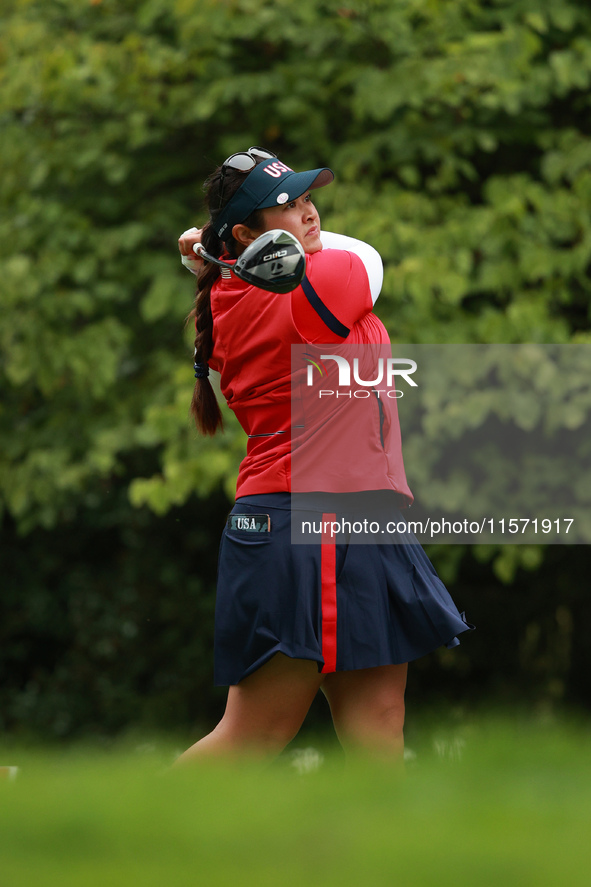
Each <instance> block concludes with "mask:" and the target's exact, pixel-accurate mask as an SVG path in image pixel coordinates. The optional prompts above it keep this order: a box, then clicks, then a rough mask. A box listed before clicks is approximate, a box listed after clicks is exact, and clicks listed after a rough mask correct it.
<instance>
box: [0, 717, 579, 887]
mask: <svg viewBox="0 0 591 887" xmlns="http://www.w3.org/2000/svg"><path fill="white" fill-rule="evenodd" d="M425 736H427V738H425ZM590 739H591V725H590V724H584V723H580V722H579V723H576V724H575V723H570V724H569V723H566V722H562V723H560V724H557V723H554V724H545V725H544V724H542V723H539V722H535V721H531V720H530V721H526V720H523V721H520V720H519V719H517V718H514V719H512V720H511V721H509V720H501V719H498V718H492V717H488V718H481V719H479V720H478V721H477V722H474V723H472V724H471V725H464V727H463V728H462V730H461V732H458V731H457V730H456V731H455V732H452V731H448V732H447V734H445V733H444V734H441V733H439V734H438V733H437V731H436V730H432V731H429V730H428V729H426V730H425V734H424V736H423V744H422V747H421V744H420V743H419V744H418V746H417V756H416V760H415V761H414V762H409V765H408V767H407V771H406V775H404V776H401V774H400V773H399V772H397V771H396V769H395V768H392V767H390V766H388V765H386V764H383V763H381V764H380V763H376V762H371V761H367V760H355V761H351V762H349V763H348V764H347V765H346V766H345V765H344V764H343V761H342V757H341V756H340V755H336V754H335V753H334V751H333V750H331V749H330V748H328V749H326V750H325V760H324V764H323V765H322V766H320V767H319V768H318V769H313V770H311V771H310V772H304V773H301V772H299V771H298V769H297V768H296V767H295V766H292V763H293V758H292V757H290V756H289V755H287V756H286V757H284V758H283V759H280V760H279V761H278V762H276V763H275V764H273V765H270V766H261V765H257V764H254V763H252V762H250V763H242V764H240V765H238V764H233V765H230V764H219V763H218V764H215V765H214V764H211V763H210V764H208V765H200V766H199V767H195V768H193V769H191V770H182V771H181V770H175V771H170V770H168V764H169V763H170V761H171V760H172V757H173V750H174V749H173V743H171V742H170V740H155V741H154V743H153V744H152V745H151V746H146V745H144V746H142V747H140V748H139V749H138V748H134V747H133V746H129V745H125V744H121V745H120V746H117V747H114V748H112V749H110V750H109V751H105V750H103V751H98V750H96V749H92V748H90V747H88V746H86V747H84V746H79V747H76V748H69V749H68V750H63V751H61V752H58V751H56V750H53V751H48V750H45V751H44V750H42V749H36V750H35V749H28V750H27V749H20V750H19V748H18V747H15V746H12V747H11V748H10V749H8V748H4V749H3V750H0V764H16V765H18V766H19V767H20V772H19V775H18V778H17V779H16V781H14V782H11V783H8V782H7V781H6V780H4V781H3V782H2V784H0V884H1V885H2V887H32V885H35V887H37V885H39V887H53V885H56V887H57V885H59V887H98V885H101V887H103V885H108V887H123V885H125V887H133V885H138V887H139V885H142V887H156V885H158V887H185V885H187V887H188V885H191V887H193V885H207V887H226V885H228V887H229V885H232V887H234V885H239V887H271V885H272V887H276V885H278V887H315V885H321V887H333V885H334V887H353V885H354V887H362V885H368V887H381V885H388V887H391V885H401V887H415V885H421V887H422V885H435V884H436V885H438V887H452V885H453V887H457V885H458V884H470V885H478V887H488V885H491V887H492V885H495V887H499V885H501V887H512V885H515V887H517V885H519V887H526V885H532V887H534V885H535V887H546V885H547V887H550V885H551V887H556V885H559V884H560V885H568V887H578V885H585V887H586V885H587V884H588V883H589V869H590V863H591V852H590V850H589V847H588V834H589V824H590V821H591V754H590V753H589V746H590ZM8 758H10V759H8ZM299 759H300V760H301V756H300V758H299ZM311 759H312V761H313V756H311Z"/></svg>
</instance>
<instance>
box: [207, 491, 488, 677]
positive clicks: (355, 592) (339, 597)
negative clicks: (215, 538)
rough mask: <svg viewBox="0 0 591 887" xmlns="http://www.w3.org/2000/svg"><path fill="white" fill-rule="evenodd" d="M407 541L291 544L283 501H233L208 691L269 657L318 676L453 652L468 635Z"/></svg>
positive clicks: (281, 496) (287, 501)
mask: <svg viewBox="0 0 591 887" xmlns="http://www.w3.org/2000/svg"><path fill="white" fill-rule="evenodd" d="M408 538H409V537H408V535H406V536H405V542H404V544H396V543H395V542H392V541H390V542H389V543H388V544H362V545H359V544H344V543H339V542H336V543H335V542H334V541H333V542H330V541H326V540H323V541H320V540H319V541H317V542H314V543H311V544H292V541H291V496H290V494H289V493H271V494H262V495H260V496H245V497H243V498H241V499H238V500H237V501H236V504H235V505H234V508H233V509H232V511H231V513H230V516H229V518H228V524H227V526H226V528H225V530H224V532H223V535H222V541H221V545H220V553H219V565H218V586H217V598H216V616H215V683H216V684H217V685H230V684H237V683H238V682H239V681H240V680H241V679H242V678H244V677H246V676H247V675H249V674H252V672H254V671H255V670H256V669H257V668H260V666H261V665H263V664H264V663H265V662H267V661H268V660H269V659H271V657H272V656H274V654H275V653H284V654H285V655H286V656H291V657H293V658H297V659H311V660H313V661H315V662H317V663H318V669H319V671H322V672H325V673H328V672H334V671H349V670H352V669H358V668H373V667H375V666H379V665H393V664H400V663H403V662H410V661H411V660H413V659H418V658H419V657H420V656H424V655H426V654H427V653H431V652H432V651H433V650H435V649H437V647H440V646H442V645H445V646H447V647H455V646H456V645H457V644H459V640H458V638H457V635H458V634H461V633H462V632H464V631H467V630H470V629H472V628H473V627H474V626H472V625H470V623H468V622H466V620H465V617H464V614H463V613H462V614H460V613H459V612H458V610H457V608H456V606H455V604H454V602H453V600H452V599H451V596H450V594H449V592H448V591H447V589H446V588H445V586H444V585H443V583H442V581H441V580H440V579H439V577H438V575H437V573H436V572H435V569H434V568H433V565H432V564H431V562H430V560H429V559H428V557H427V555H426V554H425V552H424V551H423V549H422V547H421V546H420V545H419V543H418V542H416V541H415V542H414V543H412V544H409V541H408ZM412 538H413V539H414V537H412Z"/></svg>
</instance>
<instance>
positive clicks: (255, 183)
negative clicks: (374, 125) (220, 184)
mask: <svg viewBox="0 0 591 887" xmlns="http://www.w3.org/2000/svg"><path fill="white" fill-rule="evenodd" d="M333 179H334V173H333V171H332V170H331V169H328V167H323V168H321V169H308V170H306V172H294V171H293V169H290V168H289V166H286V165H285V164H284V163H282V162H281V161H280V160H277V159H274V160H268V161H263V162H262V163H259V164H257V166H255V168H254V169H253V171H252V172H251V173H249V174H248V175H247V176H246V178H245V180H244V182H243V183H242V185H241V186H240V188H239V189H238V190H237V191H236V193H235V194H234V196H233V197H232V199H231V200H230V201H229V202H228V203H227V204H226V206H225V207H224V208H223V210H222V211H221V212H220V213H219V215H218V216H217V217H216V219H215V220H214V221H212V225H213V227H214V229H215V231H216V233H217V235H218V237H219V238H220V239H221V240H224V241H226V240H229V239H230V237H231V236H232V228H233V227H234V225H239V224H240V223H241V222H243V221H244V220H245V219H247V218H248V217H249V215H250V214H251V213H252V212H254V211H255V209H265V208H266V207H269V206H283V204H285V203H289V202H290V201H291V200H295V199H296V197H300V196H301V195H302V194H304V193H305V192H306V191H311V190H312V189H313V188H322V186H323V185H328V184H329V183H330V182H332V180H333Z"/></svg>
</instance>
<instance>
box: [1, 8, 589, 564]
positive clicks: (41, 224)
mask: <svg viewBox="0 0 591 887" xmlns="http://www.w3.org/2000/svg"><path fill="white" fill-rule="evenodd" d="M590 79H591V9H590V8H589V6H588V4H587V3H586V2H582V0H456V2H453V3H452V2H445V0H349V2H347V0H300V2H297V3H294V2H292V0H273V2H272V0H126V2H124V0H42V2H41V0H4V2H3V4H2V7H1V8H0V133H1V144H2V155H1V156H2V174H1V176H0V267H1V279H0V288H1V296H0V298H1V309H2V310H1V312H0V507H1V508H3V509H4V510H5V514H6V515H7V516H10V520H11V521H12V520H14V521H15V522H16V525H17V527H18V529H19V532H20V533H21V534H23V533H27V532H31V531H33V530H34V529H35V528H45V529H47V530H49V529H51V528H57V531H58V532H61V531H62V528H64V527H68V526H69V527H74V526H75V523H74V522H75V521H76V520H79V519H82V518H81V516H84V515H88V514H89V513H90V512H93V511H94V512H95V513H96V514H97V515H108V514H114V513H115V511H116V509H113V507H112V506H111V500H112V499H113V498H117V500H118V495H119V491H123V492H124V493H125V494H126V495H128V496H129V499H130V501H131V503H132V504H133V505H134V506H135V507H141V506H148V507H149V508H150V509H152V510H153V512H155V513H156V514H157V515H164V514H166V513H167V512H169V511H170V509H171V508H180V507H183V506H184V505H185V504H186V503H189V502H191V501H195V500H194V497H195V495H197V496H199V497H201V498H202V499H203V498H206V497H208V496H210V495H211V494H212V493H213V492H214V491H216V490H219V489H220V487H221V488H223V489H224V490H225V491H226V495H227V496H228V498H232V496H233V492H234V481H235V476H236V472H237V466H238V463H239V460H240V458H241V455H242V452H243V449H244V440H243V435H242V432H241V431H240V429H239V428H238V427H237V425H236V423H235V422H234V421H233V417H232V416H231V415H229V416H227V419H226V425H227V431H226V434H225V435H224V436H222V437H219V438H216V439H215V440H214V441H211V440H202V439H198V437H197V434H196V432H195V430H194V429H193V428H192V427H191V424H190V422H189V419H188V403H189V400H190V394H191V389H192V384H193V374H192V369H191V365H192V349H191V341H192V335H191V330H190V329H184V318H185V317H186V315H187V313H188V311H189V310H190V307H191V301H192V295H193V290H194V283H193V279H192V278H191V276H190V275H189V274H188V273H187V272H186V271H185V270H184V269H182V267H181V266H180V263H179V261H178V254H177V251H176V238H177V236H178V234H179V233H180V232H181V231H182V230H184V228H186V227H189V226H190V225H192V224H196V223H197V224H198V223H200V222H202V221H203V213H202V208H201V201H202V192H201V185H202V182H203V180H204V179H205V177H206V176H207V175H208V174H209V173H210V172H211V170H212V168H213V167H214V166H215V165H216V164H217V163H219V162H220V161H221V160H222V159H223V158H224V157H225V156H227V155H228V154H230V153H232V152H234V151H236V150H240V149H241V148H244V147H246V146H248V145H251V144H263V145H265V146H267V147H269V148H271V149H272V150H274V151H275V152H276V153H277V154H278V155H279V156H281V158H282V159H285V160H286V161H287V162H288V163H289V164H290V165H292V166H293V167H294V168H296V169H298V168H306V167H310V166H317V165H320V164H328V165H330V166H331V167H332V168H333V169H334V170H335V172H336V175H337V181H336V183H335V184H334V185H332V186H331V187H329V188H326V189H323V190H322V191H321V192H319V193H318V206H319V209H320V211H321V214H322V216H323V219H324V223H325V226H326V227H327V228H328V229H329V230H331V229H332V230H336V231H341V232H343V233H348V234H351V235H354V236H359V237H361V238H363V239H366V240H368V241H369V242H371V243H373V244H374V245H375V246H376V247H377V248H378V250H379V251H380V253H381V254H382V256H383V258H384V262H385V282H384V289H383V293H382V296H381V298H380V302H379V303H378V313H379V314H380V316H381V317H382V319H383V320H384V321H385V323H386V325H387V327H388V330H389V332H390V334H391V337H392V339H393V341H395V342H416V343H454V342H455V343H462V342H466V343H468V342H476V343H492V342H507V343H518V342H537V343H570V342H578V343H588V342H590V341H591V338H590V334H591V320H590V310H589V296H590V292H591V284H590V283H589V274H588V270H589V264H590V258H591V221H590V220H591V212H590V209H591V133H590V124H589V120H590V114H589V110H590V102H591V99H590V94H591V93H590V91H589V83H590ZM466 409H467V407H466ZM500 482H502V479H501V480H500ZM142 513H143V512H142ZM84 520H85V521H86V520H87V517H84ZM97 520H98V518H97ZM91 522H92V521H91ZM493 551H496V550H493V549H483V550H482V551H481V552H480V555H479V556H480V557H482V558H487V557H490V556H491V553H493ZM536 551H537V550H536V549H534V550H533V553H532V549H529V548H526V547H524V548H523V550H520V551H517V550H515V551H514V550H512V549H503V550H501V551H500V552H496V556H497V562H496V563H497V569H498V570H499V572H500V573H501V574H502V575H503V577H504V578H505V579H510V578H511V576H513V575H514V574H515V571H516V570H517V569H518V567H519V564H520V563H523V564H524V565H525V566H530V567H532V566H536V565H539V562H540V552H539V551H537V553H536ZM460 559H461V552H460V553H454V552H453V551H452V550H451V549H449V550H447V551H443V552H440V558H439V560H440V563H441V565H442V570H443V572H444V573H448V574H449V575H455V574H456V572H457V570H458V565H459V562H460Z"/></svg>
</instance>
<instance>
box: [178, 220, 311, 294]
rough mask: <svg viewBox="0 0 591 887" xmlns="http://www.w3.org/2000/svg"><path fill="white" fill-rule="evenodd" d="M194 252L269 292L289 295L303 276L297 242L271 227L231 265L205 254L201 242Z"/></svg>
mask: <svg viewBox="0 0 591 887" xmlns="http://www.w3.org/2000/svg"><path fill="white" fill-rule="evenodd" d="M193 252H194V253H195V254H196V255H197V256H198V257H199V258H200V259H205V261H206V262H213V263H214V264H215V265H219V266H220V268H229V269H230V271H232V272H233V273H234V274H235V275H236V277H239V278H240V279H241V280H245V281H246V282H247V283H250V284H252V285H253V286H258V287H259V288H260V289H263V290H269V292H272V293H289V292H291V291H292V290H294V289H295V288H296V287H297V286H299V285H300V283H301V282H302V280H303V278H304V274H305V273H306V256H305V253H304V250H303V248H302V245H301V244H300V242H299V240H297V238H296V237H294V236H293V234H290V233H289V231H283V230H282V229H281V228H273V229H272V230H271V231H265V233H264V234H261V236H260V237H257V239H256V240H254V241H253V242H252V243H251V244H250V245H249V246H247V247H246V249H245V250H244V252H243V253H242V254H241V255H240V256H238V258H237V259H236V261H235V262H234V263H231V262H223V261H222V260H221V259H216V258H215V257H214V256H211V255H209V253H207V252H205V250H204V249H203V247H202V245H201V244H200V243H196V244H195V245H194V246H193Z"/></svg>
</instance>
